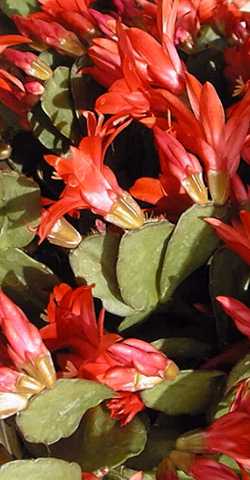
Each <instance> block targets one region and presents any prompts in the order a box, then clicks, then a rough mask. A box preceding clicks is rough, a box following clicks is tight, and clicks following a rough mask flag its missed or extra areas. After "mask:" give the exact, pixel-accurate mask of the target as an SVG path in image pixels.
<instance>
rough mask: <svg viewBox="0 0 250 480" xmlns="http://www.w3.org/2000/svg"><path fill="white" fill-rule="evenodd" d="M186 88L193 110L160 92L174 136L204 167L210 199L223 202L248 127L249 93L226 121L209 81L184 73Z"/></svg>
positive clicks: (228, 189) (237, 164) (237, 162)
mask: <svg viewBox="0 0 250 480" xmlns="http://www.w3.org/2000/svg"><path fill="white" fill-rule="evenodd" d="M186 89H187V94H188V98H189V102H190V106H191V108H192V112H193V113H192V112H191V110H190V109H189V108H188V107H187V106H186V105H185V104H184V102H183V101H181V100H180V99H179V98H177V97H176V96H174V95H172V94H171V92H167V91H164V92H162V95H163V96H164V97H165V100H166V101H167V102H168V104H169V108H170V110H171V113H172V114H173V116H174V117H175V119H176V121H177V123H175V129H176V135H177V139H178V140H179V141H180V142H181V143H182V145H183V146H184V147H185V148H186V149H187V150H188V151H189V152H192V153H194V154H196V155H197V156H198V157H199V159H200V160H201V162H202V163H203V165H204V167H205V171H206V176H207V181H208V186H209V191H210V194H211V197H212V199H213V200H214V202H215V203H217V204H224V203H225V202H226V200H227V198H228V196H229V193H230V188H229V187H230V183H229V180H230V178H231V177H232V176H233V175H234V174H235V172H236V170H237V168H238V166H239V161H240V152H241V149H242V147H243V145H244V142H245V140H246V136H247V132H248V128H249V107H250V104H249V99H250V96H249V94H246V95H245V97H244V98H243V99H242V100H241V101H240V102H238V103H237V104H236V105H235V106H234V108H233V109H232V110H231V112H230V114H229V118H228V120H227V121H226V119H225V112H224V108H223V106H222V103H221V101H220V98H219V97H218V95H217V93H216V91H215V89H214V87H213V86H212V84H211V83H209V82H206V83H205V84H204V85H201V84H200V82H199V81H198V80H197V79H196V78H195V77H194V76H192V75H191V74H188V73H186ZM211 105H212V108H211ZM236 132H237V133H236Z"/></svg>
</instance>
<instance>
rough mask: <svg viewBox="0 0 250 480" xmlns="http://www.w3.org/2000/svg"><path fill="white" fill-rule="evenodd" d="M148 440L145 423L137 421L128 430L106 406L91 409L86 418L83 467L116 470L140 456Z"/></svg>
mask: <svg viewBox="0 0 250 480" xmlns="http://www.w3.org/2000/svg"><path fill="white" fill-rule="evenodd" d="M146 439H147V434H146V429H145V426H144V424H143V422H142V421H141V420H140V419H138V418H135V419H134V420H133V421H132V422H130V423H129V424H128V425H126V426H125V427H122V428H121V426H120V424H119V422H117V421H116V420H113V419H112V418H111V417H110V413H109V412H108V411H107V410H106V409H104V408H103V407H97V408H94V409H92V410H89V411H88V412H87V414H86V415H85V416H84V419H83V440H82V454H81V465H82V468H83V470H85V471H93V470H96V469H98V468H103V467H115V466H117V465H120V464H121V463H123V462H125V461H126V460H127V459H128V458H130V457H134V456H135V455H138V454H139V453H140V452H141V451H142V450H143V449H144V447H145V443H146Z"/></svg>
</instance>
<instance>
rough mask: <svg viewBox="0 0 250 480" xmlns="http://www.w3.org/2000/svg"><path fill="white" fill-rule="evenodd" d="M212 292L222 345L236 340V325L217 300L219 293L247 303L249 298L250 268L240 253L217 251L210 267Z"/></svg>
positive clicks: (226, 250) (219, 338)
mask: <svg viewBox="0 0 250 480" xmlns="http://www.w3.org/2000/svg"><path fill="white" fill-rule="evenodd" d="M209 274H210V294H211V299H212V303H213V310H214V313H215V317H216V328H217V333H218V341H219V344H220V345H221V346H222V347H225V345H226V344H228V343H231V342H232V341H235V331H236V327H235V325H234V322H233V320H232V319H231V317H229V316H228V315H226V313H225V312H224V310H223V308H222V307H221V306H220V304H219V303H218V302H217V301H216V297H217V296H219V295H223V296H229V297H230V296H232V297H234V298H237V299H238V300H240V301H241V302H243V303H245V302H247V301H248V298H249V285H250V268H249V265H247V264H246V263H245V262H244V261H243V260H241V258H240V257H239V255H237V254H236V253H234V252H231V250H228V249H227V248H220V249H219V250H217V252H215V254H214V256H213V258H212V262H211V265H210V269H209Z"/></svg>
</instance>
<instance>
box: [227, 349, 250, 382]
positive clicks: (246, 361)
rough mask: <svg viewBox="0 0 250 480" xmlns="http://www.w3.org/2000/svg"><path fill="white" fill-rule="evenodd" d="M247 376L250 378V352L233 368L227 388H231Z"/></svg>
mask: <svg viewBox="0 0 250 480" xmlns="http://www.w3.org/2000/svg"><path fill="white" fill-rule="evenodd" d="M247 378H250V353H248V354H247V355H245V357H243V358H242V359H241V360H240V361H239V362H238V363H237V364H236V365H235V366H234V367H233V369H232V370H231V372H230V374H229V377H228V381H227V390H231V388H233V387H235V385H237V383H239V382H242V380H246V379H247Z"/></svg>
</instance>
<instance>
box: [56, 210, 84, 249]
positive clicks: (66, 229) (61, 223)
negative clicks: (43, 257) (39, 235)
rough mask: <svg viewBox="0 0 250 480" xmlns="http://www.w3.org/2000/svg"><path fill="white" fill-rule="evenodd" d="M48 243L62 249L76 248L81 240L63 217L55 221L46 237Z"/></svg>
mask: <svg viewBox="0 0 250 480" xmlns="http://www.w3.org/2000/svg"><path fill="white" fill-rule="evenodd" d="M47 239H48V240H49V242H50V243H52V244H53V245H58V246H59V247H64V248H76V247H78V245H79V243H80V242H81V240H82V236H81V235H80V233H79V232H78V231H77V230H76V229H75V228H74V227H73V226H72V225H71V224H70V223H69V222H68V221H67V220H65V218H64V217H62V218H60V219H59V220H57V222H56V223H55V224H54V225H53V227H52V229H51V230H50V232H49V235H48V237H47Z"/></svg>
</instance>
